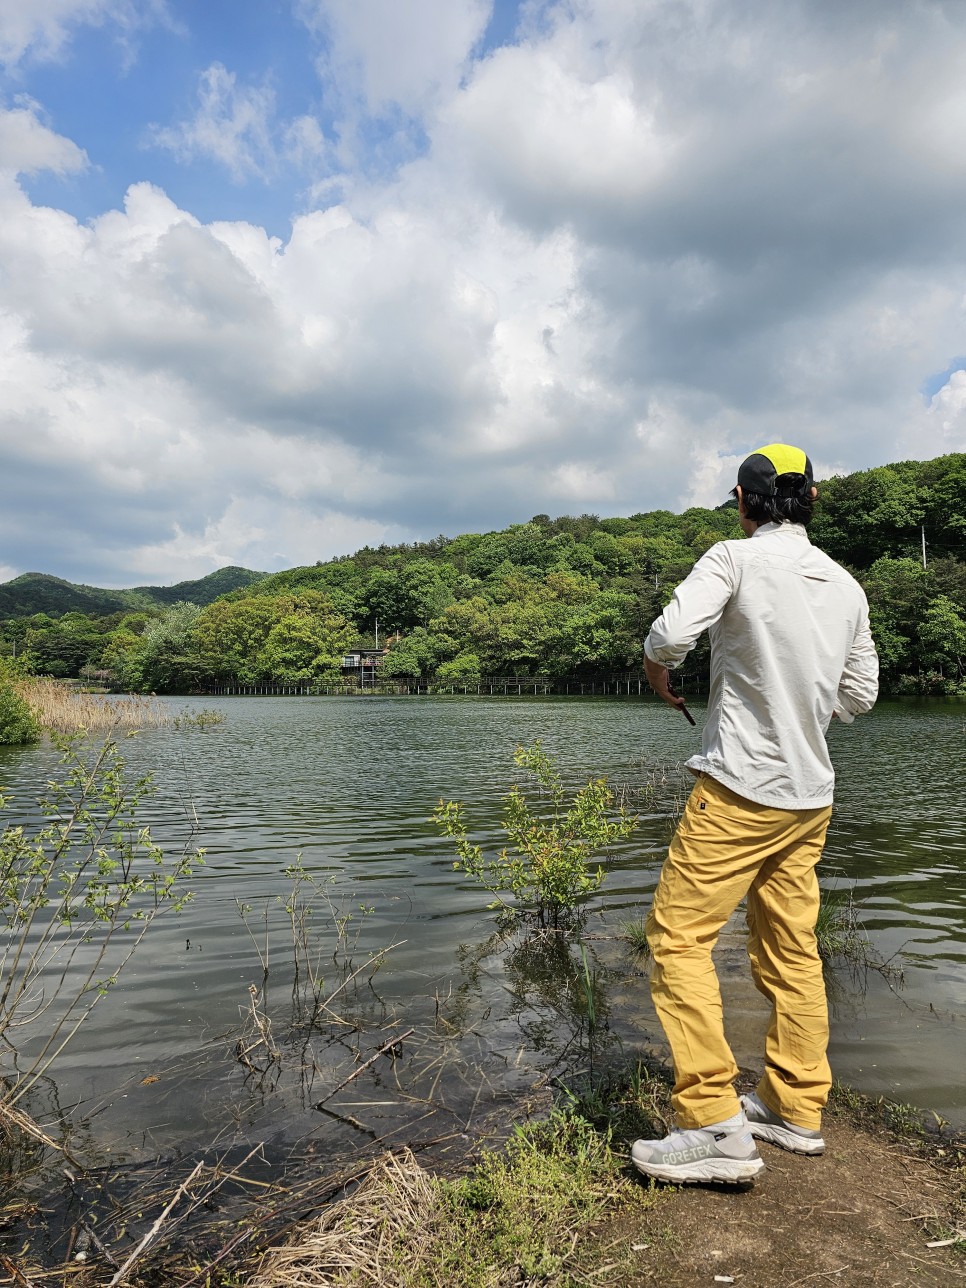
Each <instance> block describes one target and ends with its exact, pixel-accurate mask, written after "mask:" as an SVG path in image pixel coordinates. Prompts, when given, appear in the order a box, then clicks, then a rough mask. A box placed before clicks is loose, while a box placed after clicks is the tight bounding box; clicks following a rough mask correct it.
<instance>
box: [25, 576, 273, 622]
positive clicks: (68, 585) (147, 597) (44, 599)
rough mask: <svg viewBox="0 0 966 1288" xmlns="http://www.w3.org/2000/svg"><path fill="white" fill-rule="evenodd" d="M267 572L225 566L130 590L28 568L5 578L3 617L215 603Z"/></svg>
mask: <svg viewBox="0 0 966 1288" xmlns="http://www.w3.org/2000/svg"><path fill="white" fill-rule="evenodd" d="M264 576H265V573H263V572H252V571H251V570H250V569H248V568H219V569H218V571H217V572H211V573H209V574H208V576H207V577H201V578H199V579H198V580H197V581H179V582H178V583H177V584H176V585H174V586H132V587H131V588H130V590H102V589H101V588H100V587H98V586H79V585H76V584H75V583H74V582H72V581H63V580H62V579H61V578H60V577H51V576H50V575H49V574H48V573H43V572H25V573H23V574H22V575H21V576H19V577H14V579H13V580H12V581H5V582H0V619H2V618H11V617H29V616H31V615H33V614H36V613H46V614H47V615H48V616H50V617H60V616H62V615H63V614H64V613H88V614H93V615H95V616H98V615H100V616H103V615H105V614H108V613H119V612H121V613H122V612H125V611H126V610H130V609H142V608H143V609H148V610H151V609H154V608H157V607H158V606H159V605H163V604H178V603H181V602H182V601H184V600H186V599H188V600H191V602H192V603H194V604H210V603H211V602H212V600H215V599H217V598H218V596H219V595H225V594H227V593H228V592H229V591H231V590H237V589H238V588H239V587H240V586H250V585H251V584H252V583H253V582H256V581H260V580H261V578H263V577H264Z"/></svg>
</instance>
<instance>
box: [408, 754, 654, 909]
mask: <svg viewBox="0 0 966 1288" xmlns="http://www.w3.org/2000/svg"><path fill="white" fill-rule="evenodd" d="M513 759H514V761H515V762H516V764H517V765H519V766H520V768H521V769H525V770H526V771H527V773H528V774H529V775H530V776H531V778H532V779H533V780H534V781H535V784H536V786H537V788H538V789H539V790H540V791H541V792H542V794H543V797H544V800H545V801H546V802H547V808H545V809H544V810H543V811H541V812H536V811H535V810H534V809H532V808H531V806H530V802H529V800H528V799H527V796H526V795H525V793H524V791H523V790H522V789H521V788H520V787H518V786H514V787H511V788H510V791H509V792H508V793H507V795H506V796H505V797H504V798H503V830H504V831H505V832H506V833H507V835H508V837H509V838H510V845H509V846H507V847H506V848H505V849H503V850H501V851H500V853H499V854H498V855H497V856H496V857H495V858H494V859H487V858H486V857H485V856H484V854H483V851H482V849H481V848H480V846H478V845H473V844H472V842H471V841H470V839H469V836H468V835H467V830H466V823H465V822H464V819H463V806H462V803H461V802H459V801H440V803H439V805H438V807H437V809H436V812H435V813H434V815H433V822H434V823H435V824H436V826H437V827H438V828H439V830H440V831H441V832H442V833H443V835H444V836H448V837H451V838H452V840H453V841H455V843H456V853H457V855H458V856H459V857H458V858H457V860H456V862H455V864H454V865H453V866H454V867H456V868H458V869H461V870H462V871H464V872H468V873H469V874H470V876H473V877H475V878H476V879H477V880H478V881H479V882H480V883H481V884H482V885H484V886H485V887H486V889H487V890H489V891H491V892H492V893H493V894H495V895H496V897H497V898H496V903H495V904H494V905H492V906H494V907H499V908H502V909H503V910H504V911H506V912H508V913H514V912H516V911H517V910H518V909H519V908H523V909H525V910H527V911H530V912H532V913H534V914H535V915H536V917H537V919H538V921H539V922H540V924H541V925H543V926H545V925H547V924H550V925H553V926H559V924H560V922H561V919H563V918H565V917H566V915H568V914H571V913H572V912H573V911H574V910H575V909H576V907H577V905H578V903H579V901H580V900H581V898H583V897H584V896H585V895H588V894H591V893H592V892H593V891H594V890H596V889H597V887H598V886H599V885H600V883H601V882H602V881H603V879H604V869H603V868H602V867H600V866H599V865H598V866H597V867H596V868H591V867H590V866H589V864H590V861H591V860H592V858H593V857H594V856H595V855H596V854H599V853H600V852H601V851H602V850H605V849H607V848H609V847H610V846H612V845H615V844H616V843H617V842H618V841H622V840H624V839H626V838H627V837H628V836H630V834H631V833H632V832H633V831H634V829H635V828H636V827H637V822H638V820H637V818H636V816H634V815H631V814H628V812H627V811H626V810H625V809H624V807H623V806H617V805H616V803H615V799H614V793H613V792H612V791H611V790H610V788H609V787H608V786H607V779H606V778H594V779H591V781H590V782H589V783H587V785H586V786H585V787H581V789H580V790H579V791H578V792H575V793H574V795H573V797H572V798H571V799H570V800H569V801H568V800H567V799H566V793H565V791H564V787H563V782H562V780H561V778H560V774H559V773H558V771H557V769H556V768H555V766H554V763H553V761H552V760H551V759H550V757H549V756H548V755H547V753H546V752H545V751H543V750H542V748H541V746H540V744H539V742H537V743H534V744H533V746H531V747H518V748H517V749H516V751H515V753H514V756H513ZM504 894H510V895H512V896H513V898H514V899H515V901H516V905H513V904H509V903H507V901H506V900H505V899H504V898H503V895H504Z"/></svg>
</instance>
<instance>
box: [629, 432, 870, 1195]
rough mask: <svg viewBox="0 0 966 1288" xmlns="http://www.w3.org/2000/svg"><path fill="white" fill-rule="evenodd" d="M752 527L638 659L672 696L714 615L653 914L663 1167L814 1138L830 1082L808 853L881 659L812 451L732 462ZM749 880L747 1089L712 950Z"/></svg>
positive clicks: (703, 563) (778, 448)
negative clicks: (759, 1033) (690, 780)
mask: <svg viewBox="0 0 966 1288" xmlns="http://www.w3.org/2000/svg"><path fill="white" fill-rule="evenodd" d="M734 495H735V496H736V497H737V500H738V510H739V516H740V522H741V527H742V529H743V531H744V533H745V535H746V537H750V538H751V540H747V541H721V542H719V543H718V544H717V545H715V546H712V547H711V549H710V550H709V551H708V552H707V553H706V554H705V555H703V556H702V558H701V559H699V560H698V562H697V563H696V564H695V566H694V569H693V570H692V572H691V574H690V576H688V577H687V579H686V580H685V581H683V582H682V583H681V585H680V586H678V588H677V590H676V591H675V593H674V599H673V600H672V602H671V603H670V604H669V605H668V607H667V608H666V609H665V610H664V612H663V613H662V614H661V616H660V617H659V618H658V619H657V620H656V621H655V622H654V623H653V625H652V626H651V630H650V634H649V635H648V637H647V640H646V641H645V644H644V654H645V657H644V668H645V672H646V674H647V679H648V682H649V684H650V685H651V688H652V689H653V690H654V691H655V693H657V695H658V696H659V697H660V698H662V699H663V700H664V701H665V702H666V703H667V704H668V705H669V706H672V707H680V706H681V705H682V704H683V700H682V699H681V698H679V697H677V696H676V695H674V694H673V693H672V692H671V689H670V687H669V683H668V667H675V666H677V665H679V664H680V662H681V661H683V659H684V658H685V657H686V656H687V654H688V652H689V651H690V650H691V649H692V648H693V647H694V645H695V643H696V641H697V639H698V637H699V636H700V635H701V633H702V632H703V631H705V630H707V631H709V633H710V638H711V689H710V697H709V702H708V717H707V722H706V724H705V728H704V736H703V741H702V750H701V753H700V754H699V755H696V756H693V757H692V758H691V759H690V760H689V761H688V762H687V763H688V768H689V769H691V771H692V772H693V773H694V774H695V775H696V776H697V779H698V781H697V783H696V785H695V787H694V789H693V791H692V793H691V796H690V798H689V800H688V803H687V806H686V808H685V811H684V815H683V817H682V819H681V822H680V824H679V826H678V829H677V832H676V833H675V836H674V839H673V840H672V842H671V846H670V849H669V851H668V857H667V860H666V862H665V864H664V868H663V870H662V872H661V878H660V881H659V883H658V887H657V890H656V891H655V894H654V902H653V905H652V908H651V911H650V914H649V916H648V919H647V938H648V943H649V945H650V948H651V954H652V961H653V965H652V971H651V994H652V997H653V999H654V1005H655V1007H656V1009H657V1013H658V1016H659V1018H660V1020H661V1023H662V1025H663V1027H664V1031H665V1033H666V1035H667V1038H668V1042H669V1043H670V1046H671V1054H672V1056H673V1060H674V1076H675V1083H674V1092H673V1095H672V1104H673V1107H674V1113H675V1118H676V1123H677V1128H678V1130H675V1131H672V1132H671V1134H670V1135H669V1136H667V1137H665V1138H664V1139H663V1140H639V1141H636V1142H635V1144H634V1146H633V1149H632V1151H631V1157H632V1159H633V1162H634V1165H635V1167H637V1169H638V1170H639V1171H640V1172H643V1173H644V1174H645V1175H647V1176H652V1177H656V1178H657V1179H659V1180H664V1181H674V1182H677V1183H679V1184H680V1183H687V1182H694V1181H745V1180H750V1179H752V1178H753V1177H755V1176H756V1175H758V1174H759V1173H760V1172H761V1171H763V1169H764V1163H763V1162H762V1160H761V1158H760V1156H759V1154H758V1149H757V1145H756V1139H760V1140H766V1141H769V1142H771V1143H772V1144H775V1145H780V1146H782V1147H783V1148H785V1149H791V1150H794V1151H795V1152H796V1153H803V1154H820V1153H821V1152H822V1151H823V1150H824V1148H825V1142H824V1141H823V1139H822V1135H821V1117H822V1109H823V1107H824V1106H825V1102H826V1100H827V1098H828V1092H829V1088H830V1086H831V1074H830V1071H829V1066H828V1060H827V1057H826V1049H827V1046H828V1009H827V1005H826V1000H825V982H824V979H823V976H822V963H821V959H820V958H819V955H818V950H817V947H816V942H815V923H816V920H817V917H818V906H819V891H818V881H817V878H816V875H815V866H816V864H817V863H818V860H819V858H820V857H821V854H822V847H823V845H824V843H825V833H826V830H827V828H828V823H829V818H830V816H831V812H832V809H831V807H832V788H833V784H834V777H835V776H834V773H833V770H832V764H831V761H830V759H829V754H828V748H827V746H826V743H825V731H826V729H827V728H828V725H829V722H830V721H831V719H832V717H833V716H837V717H838V719H840V720H842V721H844V722H846V723H851V721H852V720H853V719H854V717H855V716H856V715H858V714H859V713H861V712H865V711H868V710H870V708H871V707H872V705H873V703H874V702H875V699H876V694H877V690H878V658H877V656H876V651H875V646H874V644H873V642H872V636H871V634H870V631H869V613H868V605H867V603H866V598H865V595H864V593H863V591H862V588H861V587H860V586H859V584H858V582H857V581H855V579H854V578H853V577H851V576H850V575H849V574H848V573H847V572H846V571H845V570H844V569H843V568H841V567H839V565H838V564H837V563H835V562H834V561H833V560H832V559H830V558H829V557H828V556H827V555H825V554H823V553H822V552H821V551H820V550H817V549H816V548H815V547H814V546H813V545H812V544H811V542H810V541H809V539H808V535H807V532H806V528H807V525H808V523H809V521H810V519H811V517H812V509H813V504H814V500H815V496H816V491H815V488H814V487H813V486H812V466H811V462H810V461H809V459H808V457H807V456H806V455H805V453H804V452H803V451H801V450H800V449H799V448H796V447H789V446H788V445H786V444H783V443H772V444H770V445H769V446H767V447H762V448H759V450H758V451H757V452H754V453H752V455H751V456H749V457H748V458H747V460H745V461H744V462H743V463H742V465H741V468H740V469H739V471H738V486H737V487H736V488H735V490H734ZM746 896H747V901H748V903H747V907H748V913H747V916H748V955H749V958H750V960H751V967H752V973H753V975H754V980H755V984H756V985H757V987H758V989H759V991H760V992H762V993H763V994H764V995H765V997H767V998H768V1000H769V1001H770V1003H771V1006H772V1013H771V1023H770V1026H769V1029H768V1033H767V1037H766V1039H765V1072H764V1076H763V1077H762V1079H761V1081H760V1082H759V1084H758V1088H757V1092H756V1093H752V1094H751V1095H749V1096H743V1097H742V1098H741V1099H740V1100H739V1098H738V1095H737V1093H736V1091H735V1089H734V1085H733V1083H734V1079H735V1077H736V1076H737V1073H738V1067H737V1065H736V1064H735V1060H734V1056H733V1055H732V1052H731V1049H730V1047H729V1046H728V1043H727V1040H726V1039H725V1033H724V1024H723V1015H722V1006H721V993H720V990H719V987H718V979H717V975H716V974H715V969H714V965H713V963H712V960H711V950H712V948H713V947H714V944H715V942H716V940H717V938H718V934H719V933H720V931H721V929H722V927H723V926H724V925H725V923H726V922H727V921H728V919H729V918H730V917H731V915H732V913H733V912H734V910H735V908H736V907H737V906H738V904H739V902H740V901H741V899H743V898H745V897H746Z"/></svg>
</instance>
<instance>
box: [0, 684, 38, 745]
mask: <svg viewBox="0 0 966 1288" xmlns="http://www.w3.org/2000/svg"><path fill="white" fill-rule="evenodd" d="M39 737H40V726H39V725H38V724H37V721H36V720H35V719H34V714H33V712H32V711H31V710H30V707H28V706H27V704H26V702H24V700H23V698H22V697H21V696H20V694H19V693H18V692H17V691H16V689H15V688H14V687H13V685H12V684H11V683H10V682H9V680H5V679H4V678H3V676H0V746H6V747H9V746H21V745H22V744H23V743H27V742H36V741H37V739H38V738H39Z"/></svg>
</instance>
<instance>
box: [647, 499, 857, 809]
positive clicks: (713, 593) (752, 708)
mask: <svg viewBox="0 0 966 1288" xmlns="http://www.w3.org/2000/svg"><path fill="white" fill-rule="evenodd" d="M705 630H706V631H708V632H709V633H710V638H711V692H710V698H709V702H708V718H707V722H706V724H705V726H704V735H703V739H702V749H701V754H700V755H697V756H692V757H691V759H690V760H689V761H688V762H687V764H688V768H689V769H691V770H693V771H694V772H695V773H706V774H708V775H710V777H712V778H715V779H717V780H718V781H719V782H721V783H724V785H725V786H726V787H730V788H731V790H732V791H735V792H737V793H738V794H739V795H740V796H744V797H745V798H746V799H747V800H751V801H756V802H758V803H759V804H761V805H771V806H775V807H777V808H779V809H815V808H817V807H819V806H825V805H831V803H832V789H833V786H834V784H835V773H834V771H833V769H832V762H831V760H830V759H829V754H828V747H827V746H826V743H825V731H826V729H827V728H828V725H829V721H830V720H831V718H832V714H833V712H834V713H835V714H836V715H837V716H838V717H839V719H840V720H844V721H845V722H846V723H851V721H852V720H853V719H854V718H855V716H856V715H858V714H860V713H861V712H863V711H868V710H870V708H871V707H872V704H873V703H874V702H875V699H876V695H877V693H878V687H879V684H878V677H879V659H878V656H877V655H876V651H875V645H874V644H873V642H872V635H871V633H870V631H869V606H868V604H867V602H866V598H865V594H864V592H863V590H862V587H861V586H860V585H859V583H858V582H857V581H856V580H855V578H854V577H851V576H850V575H849V574H848V573H847V572H846V571H845V569H844V568H841V567H840V566H839V565H838V564H837V563H835V561H834V560H833V559H830V558H829V557H828V555H826V554H823V552H822V551H821V550H818V549H816V547H815V546H813V545H812V543H811V542H810V541H809V539H808V534H807V533H806V531H805V528H804V527H803V526H802V525H801V524H798V523H782V524H774V523H767V524H764V525H763V526H762V527H760V528H758V529H757V530H756V531H755V533H754V536H753V537H752V538H751V539H750V540H745V541H740V540H739V541H720V542H718V544H717V545H715V546H712V547H711V549H710V550H709V551H708V552H707V553H706V554H705V555H703V556H702V557H701V558H700V559H699V560H698V562H697V563H696V564H695V565H694V568H693V569H692V571H691V574H690V576H688V577H687V578H686V580H685V581H683V582H682V583H681V585H680V586H678V588H677V590H676V591H675V592H674V599H673V600H672V601H671V603H670V604H668V606H667V608H666V609H665V610H664V612H663V613H662V614H661V616H660V617H659V618H658V619H657V621H655V622H654V623H653V625H652V626H651V630H650V634H649V635H648V637H647V639H646V640H645V642H644V652H645V653H646V654H647V656H648V657H649V658H650V659H651V660H652V661H654V662H658V663H660V664H662V665H664V666H667V667H675V666H677V665H679V664H680V663H681V661H682V660H683V659H684V658H685V657H686V656H687V654H688V653H689V652H690V650H691V649H692V648H694V645H695V643H696V641H697V639H698V636H699V635H700V634H701V633H702V631H705Z"/></svg>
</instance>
